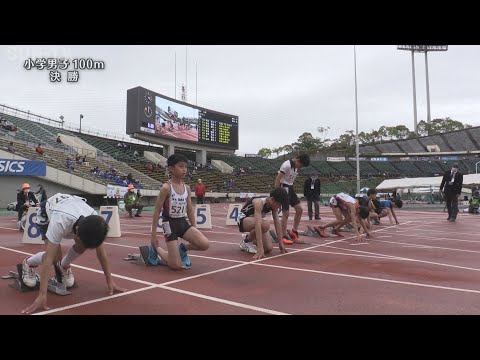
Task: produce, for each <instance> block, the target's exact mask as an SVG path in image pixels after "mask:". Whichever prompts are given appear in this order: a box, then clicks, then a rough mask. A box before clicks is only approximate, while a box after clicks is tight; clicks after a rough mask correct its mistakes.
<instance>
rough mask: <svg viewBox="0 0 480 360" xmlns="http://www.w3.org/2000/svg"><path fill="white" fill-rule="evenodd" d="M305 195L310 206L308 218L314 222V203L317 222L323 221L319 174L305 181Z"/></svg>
mask: <svg viewBox="0 0 480 360" xmlns="http://www.w3.org/2000/svg"><path fill="white" fill-rule="evenodd" d="M303 195H304V196H305V197H306V198H307V205H308V218H309V219H310V220H312V215H313V211H312V202H313V203H314V204H315V220H319V219H321V217H320V207H319V201H320V179H319V178H318V175H317V174H314V175H310V177H308V178H307V179H306V180H305V183H304V185H303Z"/></svg>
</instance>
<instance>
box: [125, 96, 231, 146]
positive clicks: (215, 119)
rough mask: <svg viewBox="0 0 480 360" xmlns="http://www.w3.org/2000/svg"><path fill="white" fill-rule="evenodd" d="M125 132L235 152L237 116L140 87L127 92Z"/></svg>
mask: <svg viewBox="0 0 480 360" xmlns="http://www.w3.org/2000/svg"><path fill="white" fill-rule="evenodd" d="M126 132H127V134H133V133H146V134H150V135H154V136H158V137H162V138H169V139H173V140H177V141H184V142H190V143H199V144H204V145H209V146H215V147H222V148H226V149H233V150H237V149H238V116H235V115H230V114H224V113H220V112H217V111H213V110H209V109H205V108H201V107H198V106H195V105H191V104H187V103H183V102H181V101H178V100H175V99H171V98H169V97H167V96H164V95H160V94H157V93H155V92H154V91H151V90H148V89H145V88H142V87H136V88H133V89H129V90H128V91H127V129H126Z"/></svg>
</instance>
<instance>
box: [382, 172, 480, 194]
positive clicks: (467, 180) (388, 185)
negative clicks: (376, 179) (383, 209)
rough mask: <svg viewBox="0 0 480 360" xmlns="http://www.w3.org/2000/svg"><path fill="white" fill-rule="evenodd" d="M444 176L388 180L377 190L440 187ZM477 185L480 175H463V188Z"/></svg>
mask: <svg viewBox="0 0 480 360" xmlns="http://www.w3.org/2000/svg"><path fill="white" fill-rule="evenodd" d="M442 178H443V176H434V177H419V178H404V179H387V180H384V181H382V182H381V183H380V184H379V185H378V186H377V187H376V189H377V190H393V189H401V188H404V189H406V188H410V187H427V186H432V187H439V186H440V184H441V182H442ZM475 185H480V174H470V175H463V187H464V188H472V187H473V186H475Z"/></svg>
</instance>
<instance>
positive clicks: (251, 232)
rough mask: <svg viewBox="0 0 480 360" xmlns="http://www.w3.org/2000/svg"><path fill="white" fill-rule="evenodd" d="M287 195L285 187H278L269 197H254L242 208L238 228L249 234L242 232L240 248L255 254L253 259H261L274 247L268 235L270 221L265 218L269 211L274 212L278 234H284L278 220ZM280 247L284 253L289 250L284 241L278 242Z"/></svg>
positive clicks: (274, 221)
mask: <svg viewBox="0 0 480 360" xmlns="http://www.w3.org/2000/svg"><path fill="white" fill-rule="evenodd" d="M287 197H288V195H287V192H286V190H285V188H276V189H274V190H272V192H271V193H270V196H269V197H266V196H263V197H262V196H254V197H252V198H251V199H249V200H248V201H247V202H246V203H245V205H243V207H242V210H240V213H239V214H238V219H237V224H238V229H239V230H240V232H242V233H245V232H248V234H242V241H241V242H240V249H241V250H242V251H246V252H248V253H250V254H255V255H254V256H253V259H261V258H263V257H265V254H268V253H269V252H271V251H272V249H273V244H272V239H271V238H270V236H269V235H268V231H269V230H270V222H269V221H268V220H265V219H264V217H265V215H266V214H267V213H269V212H272V217H273V224H274V226H275V232H276V233H277V236H278V234H282V226H281V224H280V221H279V220H278V209H280V208H281V207H282V204H283V203H284V202H285V201H286V200H287ZM258 239H261V241H258ZM255 245H256V246H255ZM278 247H279V248H280V252H281V253H282V254H284V253H286V252H287V250H286V249H285V245H283V241H279V242H278Z"/></svg>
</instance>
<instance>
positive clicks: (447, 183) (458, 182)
mask: <svg viewBox="0 0 480 360" xmlns="http://www.w3.org/2000/svg"><path fill="white" fill-rule="evenodd" d="M462 185H463V175H462V174H461V173H460V172H459V171H458V164H457V163H454V164H453V165H452V169H451V170H448V171H445V174H443V179H442V183H441V184H440V191H442V192H443V193H444V194H445V201H446V203H447V210H448V219H447V220H449V221H451V222H454V221H455V220H456V219H457V214H458V197H459V196H460V194H461V192H462Z"/></svg>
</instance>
